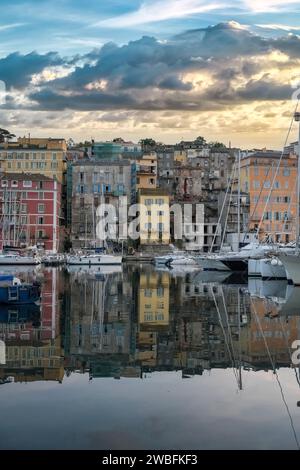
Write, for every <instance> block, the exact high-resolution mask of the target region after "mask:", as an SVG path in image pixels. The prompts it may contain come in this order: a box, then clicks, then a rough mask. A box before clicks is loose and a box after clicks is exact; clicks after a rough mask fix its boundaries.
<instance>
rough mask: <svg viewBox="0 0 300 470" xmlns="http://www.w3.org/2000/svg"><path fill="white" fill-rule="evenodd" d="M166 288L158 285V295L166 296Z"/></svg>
mask: <svg viewBox="0 0 300 470" xmlns="http://www.w3.org/2000/svg"><path fill="white" fill-rule="evenodd" d="M164 292H165V290H164V288H163V287H158V288H157V297H163V296H164Z"/></svg>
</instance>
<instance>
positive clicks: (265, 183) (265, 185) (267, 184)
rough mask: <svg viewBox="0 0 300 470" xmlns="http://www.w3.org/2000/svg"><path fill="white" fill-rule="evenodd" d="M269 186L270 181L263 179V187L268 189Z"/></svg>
mask: <svg viewBox="0 0 300 470" xmlns="http://www.w3.org/2000/svg"><path fill="white" fill-rule="evenodd" d="M270 187H271V183H270V181H265V182H264V189H270Z"/></svg>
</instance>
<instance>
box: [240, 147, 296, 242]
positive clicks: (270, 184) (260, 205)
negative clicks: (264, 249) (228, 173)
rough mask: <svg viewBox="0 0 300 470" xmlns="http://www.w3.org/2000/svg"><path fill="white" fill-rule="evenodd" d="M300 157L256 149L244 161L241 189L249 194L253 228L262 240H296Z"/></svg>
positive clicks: (250, 219)
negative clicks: (299, 163)
mask: <svg viewBox="0 0 300 470" xmlns="http://www.w3.org/2000/svg"><path fill="white" fill-rule="evenodd" d="M297 161H298V160H297V156H296V155H295V154H285V155H283V156H282V154H281V152H275V151H268V150H265V151H261V152H255V153H253V154H250V155H248V156H247V157H245V158H243V159H242V161H241V178H240V180H241V190H242V191H243V192H244V193H248V194H249V201H250V210H249V229H250V231H254V232H256V231H258V232H259V237H260V239H264V238H266V237H268V238H270V239H272V240H273V241H274V242H279V241H281V242H286V243H288V242H290V241H293V240H295V227H296V215H297V196H296V193H297V174H298V172H297Z"/></svg>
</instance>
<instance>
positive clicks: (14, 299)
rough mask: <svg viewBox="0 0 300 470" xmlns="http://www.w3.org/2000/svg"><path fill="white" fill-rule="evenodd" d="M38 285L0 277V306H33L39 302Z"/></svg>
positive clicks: (9, 276) (9, 277)
mask: <svg viewBox="0 0 300 470" xmlns="http://www.w3.org/2000/svg"><path fill="white" fill-rule="evenodd" d="M40 297H41V290H40V285H39V284H38V283H33V284H26V283H23V282H21V280H20V279H19V278H17V277H15V276H11V275H0V304H9V305H23V304H33V303H36V302H38V301H39V300H40Z"/></svg>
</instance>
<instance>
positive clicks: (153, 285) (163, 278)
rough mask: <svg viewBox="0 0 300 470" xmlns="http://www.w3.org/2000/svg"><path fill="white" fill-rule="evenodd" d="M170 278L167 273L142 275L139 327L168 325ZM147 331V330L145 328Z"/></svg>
mask: <svg viewBox="0 0 300 470" xmlns="http://www.w3.org/2000/svg"><path fill="white" fill-rule="evenodd" d="M169 307H170V278H169V275H168V273H156V272H150V273H142V274H141V276H140V288H139V304H138V309H139V326H140V327H144V328H145V327H150V328H151V330H152V329H153V330H154V331H155V330H156V328H157V327H161V326H163V327H164V326H168V325H169ZM147 329H148V328H147Z"/></svg>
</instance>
